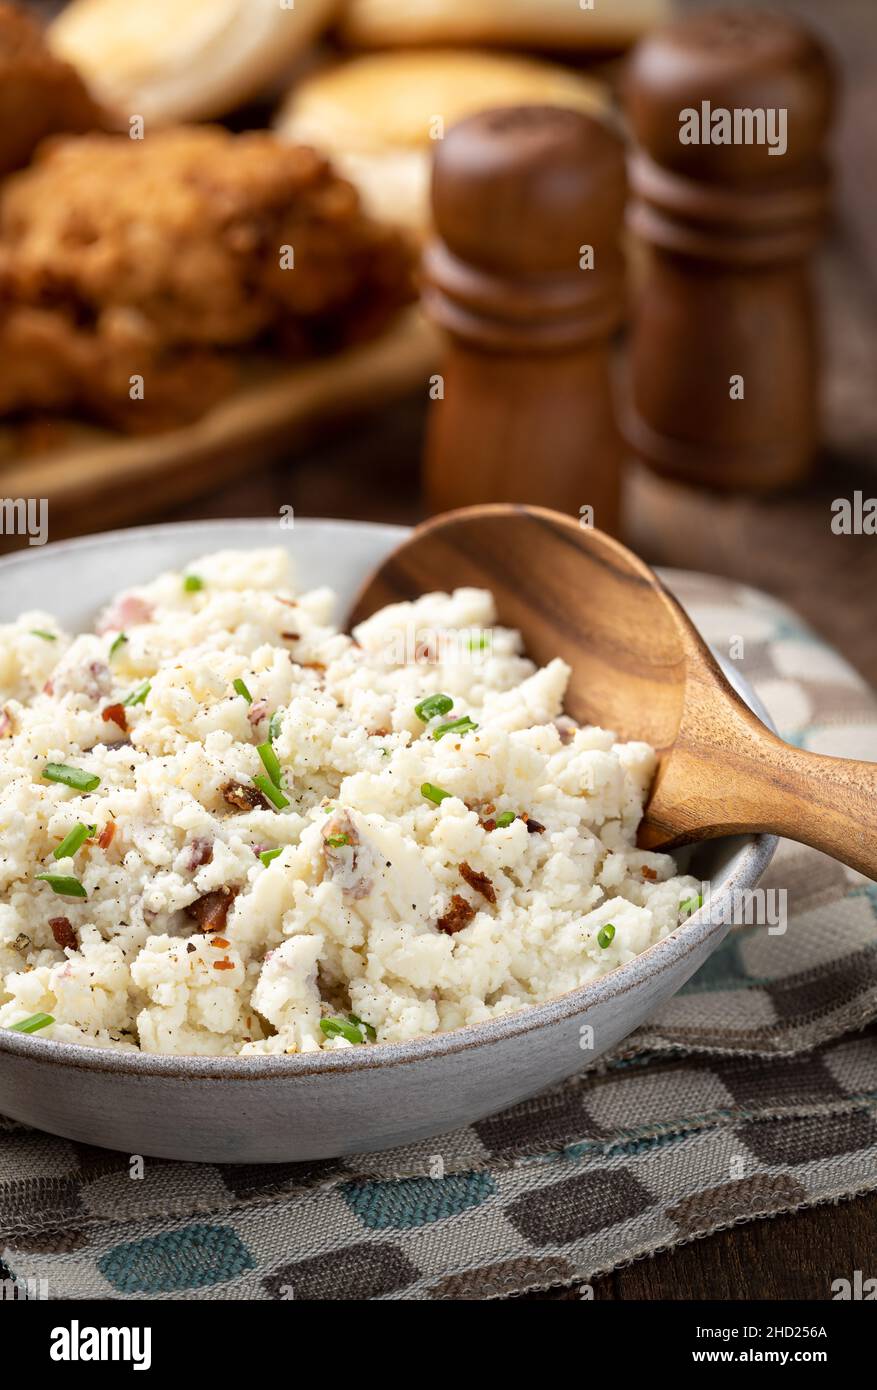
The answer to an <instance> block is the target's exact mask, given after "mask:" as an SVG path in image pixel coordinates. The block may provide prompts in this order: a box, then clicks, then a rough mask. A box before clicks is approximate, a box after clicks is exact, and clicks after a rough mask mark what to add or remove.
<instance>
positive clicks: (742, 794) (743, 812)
mask: <svg viewBox="0 0 877 1390" xmlns="http://www.w3.org/2000/svg"><path fill="white" fill-rule="evenodd" d="M464 586H474V587H476V588H486V589H490V590H491V591H492V592H493V594H494V596H495V598H496V604H497V611H498V613H499V616H500V620H501V622H502V623H503V624H504V625H505V626H507V627H514V628H518V629H520V631H521V633H522V634H523V639H524V645H525V649H526V651H527V653H528V654H529V656H531V657H532V659H533V660H534V661H535V662H537V663H538V664H540V665H543V664H544V663H545V662H547V661H549V660H550V659H551V658H552V657H556V656H560V657H563V659H564V661H566V662H568V663H569V665H570V667H571V668H572V677H571V680H570V684H569V690H568V692H567V697H566V703H565V708H566V712H567V714H569V715H570V716H571V717H572V718H573V719H575V720H576V721H577V722H578V723H580V724H599V725H602V726H603V727H604V728H608V729H612V730H614V731H615V733H616V734H617V736H618V738H619V739H622V740H626V739H644V740H645V741H646V742H647V743H650V744H652V746H653V747H654V748H655V750H656V751H657V753H658V758H659V765H658V772H657V775H656V777H655V781H654V785H653V787H652V792H651V796H650V798H649V801H648V804H647V805H646V809H645V815H644V818H643V821H642V824H641V826H640V831H639V845H640V847H641V848H643V849H667V848H670V847H672V846H674V845H683V844H687V843H690V842H692V841H695V840H708V839H714V838H715V837H717V836H719V835H734V834H738V833H741V832H747V833H748V832H753V831H768V832H770V833H772V834H776V835H785V836H788V838H789V839H792V840H800V841H801V842H802V843H804V844H807V845H812V846H813V847H814V848H815V849H820V850H824V851H825V853H826V854H830V855H832V856H833V857H834V858H835V859H840V860H842V861H843V863H845V864H849V865H851V866H852V867H853V868H854V869H858V870H859V871H860V872H861V873H863V874H866V875H867V876H868V877H869V878H877V763H868V762H856V761H853V760H851V759H847V758H828V757H823V756H822V755H820V754H818V753H805V752H802V751H801V750H800V749H798V748H793V747H791V746H790V745H789V744H787V743H783V741H782V740H781V739H779V738H777V737H776V735H775V734H773V733H771V732H770V730H769V729H767V728H765V726H764V724H762V722H761V720H760V719H758V718H757V717H756V715H754V714H753V713H752V711H751V710H750V709H749V708H748V706H747V705H745V704H744V702H743V701H742V700H741V699H740V697H739V695H737V693H736V692H735V691H734V690H733V689H732V688H731V686H730V685H729V684H728V682H727V680H726V679H725V677H724V676H723V675H722V672H721V671H720V669H719V667H718V665H717V664H716V662H715V660H714V659H713V657H712V655H711V654H710V652H709V650H708V649H707V647H706V645H705V643H704V642H703V640H702V639H701V638H700V636H699V635H698V633H697V632H696V631H695V629H694V627H693V626H692V623H691V622H690V620H689V619H688V618H687V617H686V615H685V613H684V612H683V611H682V609H681V608H680V606H679V604H678V603H677V602H676V600H675V599H674V598H673V596H672V595H671V594H670V593H668V591H667V590H666V589H665V588H664V586H663V584H662V583H661V581H660V580H659V579H658V578H657V576H656V575H655V574H653V573H652V571H651V570H650V569H649V568H648V566H647V565H645V564H644V563H643V562H642V561H641V560H638V559H637V558H636V556H635V555H632V554H631V553H630V551H628V550H626V549H625V548H624V546H622V545H619V543H618V542H617V541H615V540H612V539H611V537H609V536H606V535H604V534H603V533H602V532H600V531H597V530H594V529H593V528H588V527H584V526H581V525H579V523H578V521H577V520H576V519H575V518H574V517H569V516H563V515H561V514H560V513H558V512H551V511H546V510H544V509H543V508H540V507H526V506H516V505H514V504H497V505H494V506H481V507H470V508H466V509H465V510H462V511H456V512H448V513H446V514H445V515H443V516H439V517H436V518H435V519H433V520H431V521H427V522H425V523H424V524H423V525H422V526H419V527H418V528H417V530H415V531H414V532H413V533H412V535H411V536H410V537H409V539H407V540H406V541H404V542H403V543H402V545H400V546H399V547H398V549H397V550H395V551H394V552H393V553H392V554H391V555H390V556H388V557H387V559H386V560H385V561H384V562H383V564H382V565H381V566H380V567H379V568H378V570H377V571H376V572H375V574H373V575H372V576H371V578H370V579H369V580H368V581H367V583H366V584H365V586H364V588H363V589H362V591H361V593H360V595H359V597H358V599H357V601H356V603H355V605H354V607H353V610H352V612H351V614H350V618H349V624H350V625H351V626H353V625H355V624H356V623H358V622H361V621H362V619H364V618H366V617H368V616H369V615H370V614H371V613H374V612H375V611H376V610H377V609H378V608H382V607H384V605H385V604H388V603H396V602H399V601H400V600H403V599H414V598H417V597H418V596H419V595H421V594H424V593H428V592H430V591H434V590H437V589H438V590H445V591H447V590H449V589H455V588H460V587H464Z"/></svg>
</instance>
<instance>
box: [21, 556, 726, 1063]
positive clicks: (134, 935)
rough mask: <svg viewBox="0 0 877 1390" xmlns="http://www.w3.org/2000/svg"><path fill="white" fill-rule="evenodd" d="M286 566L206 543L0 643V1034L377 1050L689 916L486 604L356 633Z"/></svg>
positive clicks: (594, 734) (584, 736) (396, 613)
mask: <svg viewBox="0 0 877 1390" xmlns="http://www.w3.org/2000/svg"><path fill="white" fill-rule="evenodd" d="M287 566H288V559H287V556H286V554H285V552H284V551H281V550H277V551H274V550H270V551H258V552H247V553H243V552H223V553H220V554H215V555H211V556H207V557H205V558H204V559H202V560H200V561H199V562H197V563H196V564H193V565H192V566H191V568H190V569H189V570H187V572H186V573H185V574H165V575H162V576H161V577H160V578H159V579H157V580H156V581H155V582H154V583H152V584H150V585H148V586H146V587H143V588H138V589H134V590H131V591H129V592H126V593H124V594H122V595H121V596H120V597H119V598H117V599H116V600H115V601H114V602H113V603H112V604H111V606H110V607H109V608H108V609H107V610H106V611H105V612H104V613H103V614H102V615H101V616H100V618H99V620H98V622H97V624H96V628H95V631H94V632H92V633H87V634H83V635H81V636H77V637H71V636H68V635H67V634H66V633H64V632H63V631H61V630H60V628H59V627H58V626H57V624H56V623H55V622H54V620H53V618H52V617H51V616H50V615H49V614H47V613H42V612H31V613H26V614H25V615H24V616H22V617H21V618H20V619H19V620H18V621H17V622H15V623H13V624H11V625H8V626H5V627H2V628H0V980H2V1005H0V1026H5V1027H16V1026H18V1027H19V1028H20V1029H22V1031H30V1032H37V1033H38V1035H39V1036H41V1037H48V1038H54V1039H57V1040H60V1041H63V1042H76V1043H87V1044H91V1045H93V1046H97V1047H110V1048H127V1049H138V1048H139V1049H141V1050H143V1051H145V1052H163V1053H200V1054H205V1055H206V1054H223V1055H229V1054H235V1053H242V1054H247V1055H252V1054H256V1053H266V1052H270V1053H286V1052H310V1051H314V1050H316V1049H320V1048H331V1049H335V1048H343V1047H350V1046H356V1045H368V1044H370V1043H371V1042H373V1041H375V1040H377V1041H379V1042H398V1041H401V1040H403V1039H409V1038H416V1037H419V1036H421V1035H423V1034H427V1033H435V1032H437V1031H441V1030H445V1029H449V1028H458V1027H460V1026H461V1025H463V1024H472V1023H480V1022H482V1021H484V1020H485V1019H491V1018H496V1017H498V1016H500V1015H503V1014H508V1013H511V1012H513V1011H515V1010H518V1009H521V1008H524V1007H525V1006H527V1005H530V1004H534V1003H537V1002H539V1001H541V1000H546V999H550V998H552V997H553V996H555V995H558V994H562V993H563V992H564V991H566V990H570V989H573V988H575V987H576V986H578V985H582V984H584V983H586V982H587V981H588V980H593V979H596V978H597V977H598V976H600V975H605V974H606V973H607V971H610V970H613V969H614V968H615V967H616V966H619V965H622V964H623V963H624V962H625V961H628V960H630V959H631V958H632V957H633V956H635V955H636V954H638V953H639V952H640V951H643V950H644V949H645V948H646V947H647V946H650V945H651V944H652V943H653V942H655V941H658V940H659V939H660V938H662V937H664V936H666V935H667V933H668V932H670V931H672V930H673V929H674V928H675V927H676V926H678V924H679V922H680V920H682V919H683V918H684V917H685V916H686V915H688V913H689V912H690V911H691V910H692V907H693V906H694V905H696V901H697V893H698V888H699V885H698V884H697V883H696V882H695V881H694V880H693V879H690V878H682V877H678V876H676V866H675V864H674V862H673V860H672V859H671V858H669V857H668V856H666V855H660V854H649V853H645V852H642V851H640V850H637V849H635V848H634V847H633V846H634V837H635V832H636V827H637V824H638V821H639V819H640V817H641V814H642V806H643V800H644V797H645V795H646V793H647V791H648V787H649V783H650V781H651V778H652V775H653V772H654V766H655V758H654V754H653V752H652V750H651V749H650V748H648V747H647V746H646V745H645V744H642V743H626V744H619V743H616V741H615V738H614V736H613V734H612V733H610V732H607V731H605V730H603V729H596V728H578V727H576V726H575V725H573V724H572V722H571V721H570V720H568V719H566V718H565V717H564V716H563V713H562V711H563V698H564V691H565V687H566V683H567V679H568V675H569V672H568V669H567V667H566V666H565V665H564V663H563V662H562V661H552V662H550V663H549V664H548V665H547V666H546V667H544V669H542V670H537V669H535V668H534V666H533V665H532V663H531V662H529V661H528V660H527V659H526V658H525V657H524V656H523V655H522V653H521V643H520V639H519V636H518V634H517V633H515V632H511V631H508V630H506V629H503V628H501V627H497V626H496V625H495V623H496V614H495V612H494V606H493V601H492V599H491V596H490V594H488V593H485V592H481V591H477V590H473V589H461V590H457V591H456V592H455V593H453V594H428V595H426V596H425V597H423V598H421V599H420V600H418V602H416V603H414V604H402V605H398V606H394V607H391V608H387V609H384V610H383V611H382V612H380V613H378V614H376V615H375V616H374V617H373V618H371V619H370V620H369V621H368V622H366V623H363V624H362V625H361V626H360V627H359V628H358V629H357V630H356V632H355V634H354V636H353V638H352V639H351V638H350V637H347V636H344V635H343V634H342V633H340V632H338V631H337V630H336V629H335V628H334V627H333V626H332V622H331V612H332V608H333V596H332V594H331V593H330V592H329V591H327V590H317V591H312V592H305V593H299V594H296V593H295V592H293V591H292V590H291V589H290V588H289V587H288V585H289V576H288V572H287ZM35 1015H36V1016H39V1015H47V1016H48V1019H49V1020H50V1021H46V1020H45V1019H43V1018H40V1017H36V1018H34V1016H35ZM22 1025H23V1028H22Z"/></svg>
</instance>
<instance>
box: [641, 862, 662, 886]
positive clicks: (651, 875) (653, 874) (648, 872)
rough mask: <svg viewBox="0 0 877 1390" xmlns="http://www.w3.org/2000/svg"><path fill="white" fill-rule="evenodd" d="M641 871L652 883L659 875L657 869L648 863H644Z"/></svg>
mask: <svg viewBox="0 0 877 1390" xmlns="http://www.w3.org/2000/svg"><path fill="white" fill-rule="evenodd" d="M641 872H642V876H643V878H647V879H648V880H649V882H650V883H654V882H655V881H656V879H657V877H658V871H657V869H650V868H649V866H648V865H647V864H643V866H642V870H641Z"/></svg>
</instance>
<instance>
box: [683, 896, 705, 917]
mask: <svg viewBox="0 0 877 1390" xmlns="http://www.w3.org/2000/svg"><path fill="white" fill-rule="evenodd" d="M701 907H703V893H698V895H697V897H696V898H683V900H682V902H681V903H680V904H679V911H680V912H683V913H684V914H685V916H686V917H690V916H691V915H692V913H694V912H697V910H698V908H701Z"/></svg>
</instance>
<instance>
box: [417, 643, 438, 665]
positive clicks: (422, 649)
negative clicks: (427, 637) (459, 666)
mask: <svg viewBox="0 0 877 1390" xmlns="http://www.w3.org/2000/svg"><path fill="white" fill-rule="evenodd" d="M414 660H415V661H428V662H430V661H435V660H436V655H435V652H434V651H433V649H432V647H431V646H430V645H429V643H428V642H418V643H417V646H416V647H415V648H414Z"/></svg>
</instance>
